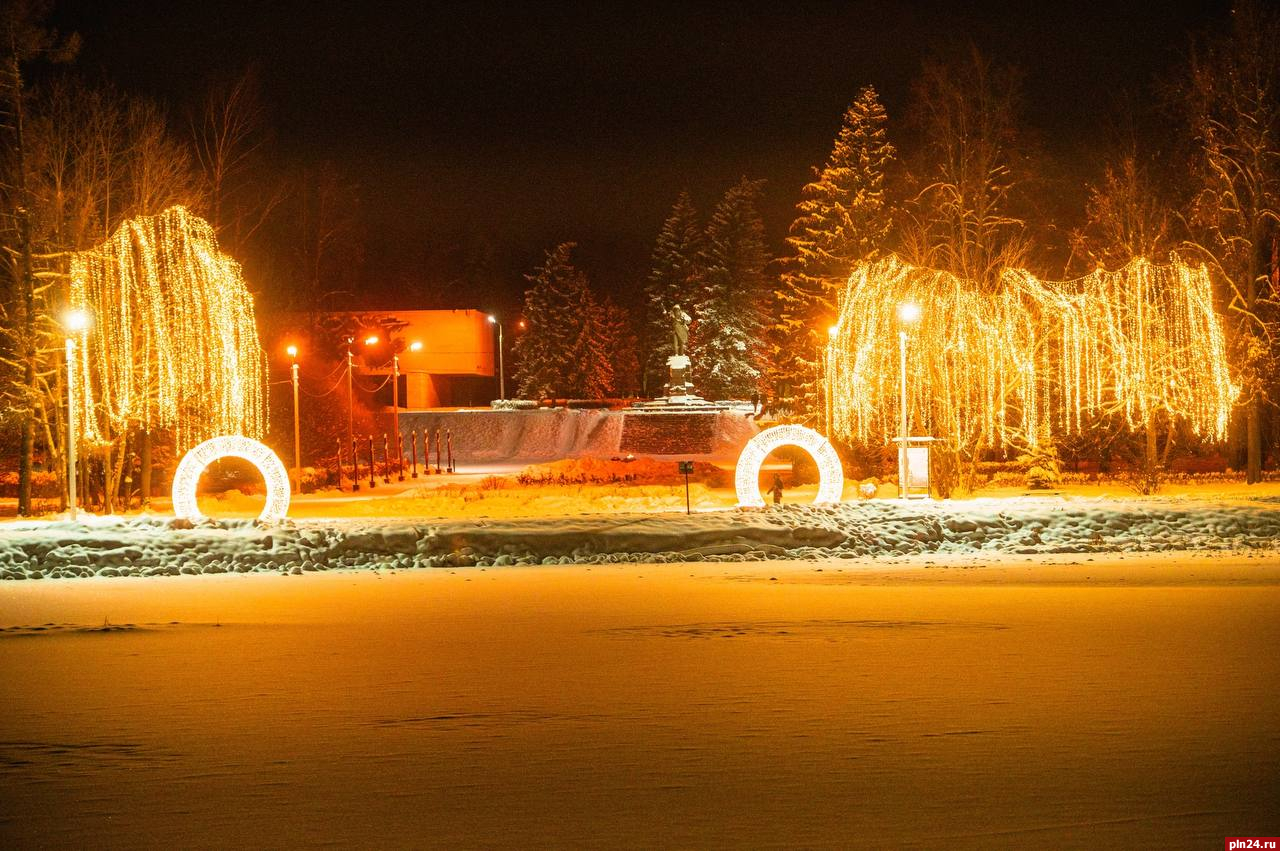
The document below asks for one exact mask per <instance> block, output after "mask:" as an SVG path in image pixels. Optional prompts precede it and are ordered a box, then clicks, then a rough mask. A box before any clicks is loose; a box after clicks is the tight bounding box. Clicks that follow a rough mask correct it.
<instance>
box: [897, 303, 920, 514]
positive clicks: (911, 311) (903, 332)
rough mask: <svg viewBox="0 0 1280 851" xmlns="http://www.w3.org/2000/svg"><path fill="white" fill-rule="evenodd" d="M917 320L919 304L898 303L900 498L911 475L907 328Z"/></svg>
mask: <svg viewBox="0 0 1280 851" xmlns="http://www.w3.org/2000/svg"><path fill="white" fill-rule="evenodd" d="M919 321H920V305H918V304H916V303H915V302H912V301H904V302H902V303H901V304H899V305H898V323H899V327H898V353H899V360H900V364H901V372H902V375H901V378H902V385H901V386H902V391H901V397H902V399H901V401H902V443H901V445H900V446H899V447H898V452H899V453H900V454H899V456H898V458H899V461H898V496H899V497H901V498H902V499H906V498H907V486H908V484H909V479H908V477H909V476H910V475H911V465H910V461H909V460H908V458H907V439H908V437H909V431H908V425H907V329H909V328H912V327H914V326H915V324H916V323H917V322H919Z"/></svg>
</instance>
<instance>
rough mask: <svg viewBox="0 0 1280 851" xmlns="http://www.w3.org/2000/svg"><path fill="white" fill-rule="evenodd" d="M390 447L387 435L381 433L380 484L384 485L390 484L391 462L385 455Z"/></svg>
mask: <svg viewBox="0 0 1280 851" xmlns="http://www.w3.org/2000/svg"><path fill="white" fill-rule="evenodd" d="M390 446H391V441H390V439H389V438H388V437H387V433H386V432H385V431H384V432H383V433H382V483H383V484H384V485H389V484H391V460H390V457H389V456H388V455H387V452H388V451H389V449H390Z"/></svg>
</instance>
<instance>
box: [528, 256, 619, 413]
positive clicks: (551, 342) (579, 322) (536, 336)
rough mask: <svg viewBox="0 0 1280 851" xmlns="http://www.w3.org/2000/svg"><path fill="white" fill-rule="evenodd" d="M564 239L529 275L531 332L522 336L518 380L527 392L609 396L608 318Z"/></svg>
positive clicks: (553, 395) (536, 395) (545, 395)
mask: <svg viewBox="0 0 1280 851" xmlns="http://www.w3.org/2000/svg"><path fill="white" fill-rule="evenodd" d="M574 247H575V244H574V243H572V242H562V243H560V244H559V245H557V246H556V247H555V248H554V249H553V250H551V251H548V252H547V256H546V259H545V260H544V261H543V263H542V265H541V266H540V267H538V269H537V270H536V271H534V273H533V274H531V275H526V276H525V278H526V280H528V281H529V284H530V286H529V289H528V290H527V291H526V292H525V299H524V320H525V323H526V329H525V333H524V334H523V335H522V336H521V337H520V338H519V339H518V340H517V341H516V345H515V356H516V362H517V366H516V373H515V377H516V382H517V384H518V386H519V388H520V395H521V396H522V397H524V398H533V399H543V398H575V399H601V398H604V397H605V396H606V395H607V393H608V391H609V388H610V386H611V385H612V383H613V368H612V363H611V360H610V349H609V337H608V321H607V317H606V315H605V309H604V307H603V306H602V305H601V304H600V303H599V302H598V301H597V300H596V298H595V296H594V295H593V294H592V292H591V286H590V284H589V283H588V281H587V276H586V275H585V274H583V273H582V272H581V271H579V270H578V269H577V268H575V267H574V265H573V262H572V255H573V249H574Z"/></svg>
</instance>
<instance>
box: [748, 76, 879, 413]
mask: <svg viewBox="0 0 1280 851" xmlns="http://www.w3.org/2000/svg"><path fill="white" fill-rule="evenodd" d="M887 120H888V119H887V116H886V115H885V111H884V107H883V106H882V105H881V103H880V98H879V96H878V95H877V94H876V91H875V89H874V88H872V87H871V86H867V87H865V88H864V89H863V90H862V91H861V92H860V93H859V94H858V97H857V99H856V100H855V101H854V102H853V103H852V104H850V105H849V108H848V109H846V110H845V113H844V119H843V122H842V124H841V127H840V132H839V133H838V134H837V135H836V139H835V144H834V146H833V147H832V149H831V155H830V156H829V157H828V158H827V163H826V165H825V166H824V167H823V168H822V169H821V170H818V169H816V168H815V169H814V179H813V181H812V182H810V183H808V184H807V185H806V186H805V187H804V189H803V190H802V198H801V201H800V203H799V204H797V205H796V212H797V215H796V219H795V221H794V222H793V223H792V225H791V232H790V235H789V236H788V237H787V246H788V248H789V249H790V256H789V257H788V258H787V262H786V267H785V270H784V272H783V274H782V276H781V280H780V282H779V284H780V286H779V288H778V291H777V305H776V307H775V310H776V314H777V320H776V322H775V323H774V325H773V327H772V329H771V331H772V334H771V342H772V346H773V367H774V370H775V372H774V375H773V381H772V382H771V383H772V384H773V385H774V392H775V393H776V394H777V396H778V404H779V405H780V406H781V407H782V408H784V409H789V410H790V411H791V412H792V414H793V415H794V416H795V417H796V418H798V419H801V420H805V421H810V420H813V419H815V418H816V416H817V412H818V411H819V410H820V400H819V399H818V394H817V385H818V383H817V380H816V379H817V378H818V373H819V371H820V353H821V351H822V347H823V346H825V345H826V342H827V328H828V327H829V326H830V325H831V323H832V322H833V321H834V319H835V315H836V304H835V300H836V293H837V292H839V290H840V288H841V287H842V286H843V285H844V283H845V280H846V279H847V278H848V276H849V272H850V270H851V269H852V267H853V265H854V264H855V263H857V262H858V261H859V260H867V259H874V258H875V257H876V256H877V255H878V254H879V253H880V251H881V250H882V247H883V246H884V243H885V239H886V237H887V236H888V234H889V226H890V210H889V206H888V204H887V202H886V198H885V187H884V182H885V170H886V169H887V168H888V167H889V165H890V163H891V162H892V161H893V158H894V155H895V151H894V148H893V145H891V144H890V143H889V140H888V136H887V133H886V131H885V124H886V122H887Z"/></svg>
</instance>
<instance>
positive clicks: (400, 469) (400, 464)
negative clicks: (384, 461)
mask: <svg viewBox="0 0 1280 851" xmlns="http://www.w3.org/2000/svg"><path fill="white" fill-rule="evenodd" d="M396 479H397V481H401V482H403V481H404V432H402V431H398V432H396Z"/></svg>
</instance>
